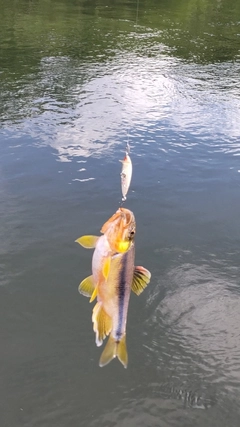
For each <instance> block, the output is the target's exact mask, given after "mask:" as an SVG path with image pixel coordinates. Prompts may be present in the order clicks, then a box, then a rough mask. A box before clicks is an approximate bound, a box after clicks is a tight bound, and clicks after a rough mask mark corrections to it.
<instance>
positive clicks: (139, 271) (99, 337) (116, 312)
mask: <svg viewBox="0 0 240 427" xmlns="http://www.w3.org/2000/svg"><path fill="white" fill-rule="evenodd" d="M134 260H135V245H134V243H133V244H132V245H131V248H130V249H129V250H128V251H127V252H125V253H119V254H116V255H113V256H112V259H111V265H110V271H109V275H108V279H107V280H106V281H105V282H104V283H103V284H102V286H101V287H99V288H98V295H97V304H96V305H95V307H94V309H93V314H92V321H93V330H94V332H95V334H96V344H97V346H100V345H102V343H103V339H104V338H105V337H106V336H108V335H109V338H108V341H107V344H106V346H105V348H104V350H103V352H102V354H101V357H100V360H99V366H100V367H103V366H105V365H107V364H108V363H110V362H111V361H112V360H113V359H114V358H115V357H117V358H118V359H119V361H120V362H121V363H122V365H123V366H124V368H127V365H128V352H127V346H126V324H127V315H128V307H129V299H130V294H131V291H133V292H134V293H135V294H136V295H140V294H141V293H142V292H143V290H144V289H145V288H146V286H147V285H148V284H149V282H150V279H151V273H150V272H149V271H148V270H147V269H146V268H144V267H142V266H137V267H134Z"/></svg>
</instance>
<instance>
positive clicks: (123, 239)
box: [101, 207, 136, 253]
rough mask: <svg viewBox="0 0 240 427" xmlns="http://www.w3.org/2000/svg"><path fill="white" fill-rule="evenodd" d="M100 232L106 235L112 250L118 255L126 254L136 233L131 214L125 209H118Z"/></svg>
mask: <svg viewBox="0 0 240 427" xmlns="http://www.w3.org/2000/svg"><path fill="white" fill-rule="evenodd" d="M101 232H102V233H103V234H105V235H106V237H107V239H108V242H109V245H110V247H111V248H112V250H114V251H116V252H120V253H124V252H127V251H128V250H129V249H130V247H131V246H132V241H133V239H134V236H135V232H136V222H135V217H134V214H133V212H132V211H130V210H129V209H126V208H122V207H121V208H119V209H118V210H117V211H116V212H115V214H113V215H112V216H111V218H109V219H108V221H106V222H105V223H104V224H103V226H102V228H101Z"/></svg>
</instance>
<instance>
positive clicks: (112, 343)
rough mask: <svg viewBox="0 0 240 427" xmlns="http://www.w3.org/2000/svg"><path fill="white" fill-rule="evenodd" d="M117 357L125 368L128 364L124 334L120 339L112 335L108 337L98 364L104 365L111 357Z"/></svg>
mask: <svg viewBox="0 0 240 427" xmlns="http://www.w3.org/2000/svg"><path fill="white" fill-rule="evenodd" d="M116 356H117V357H118V359H119V360H120V362H121V363H122V364H123V366H124V368H127V364H128V354H127V347H126V335H123V337H122V338H121V339H120V341H116V340H115V338H113V336H112V335H110V337H109V338H108V342H107V344H106V347H105V349H104V350H103V352H102V354H101V357H100V360H99V366H101V367H102V366H105V365H107V364H108V363H110V362H111V360H112V359H114V358H115V357H116Z"/></svg>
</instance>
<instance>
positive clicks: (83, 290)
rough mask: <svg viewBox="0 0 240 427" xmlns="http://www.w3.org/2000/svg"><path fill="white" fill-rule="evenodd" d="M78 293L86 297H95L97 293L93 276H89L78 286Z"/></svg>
mask: <svg viewBox="0 0 240 427" xmlns="http://www.w3.org/2000/svg"><path fill="white" fill-rule="evenodd" d="M78 291H79V292H80V294H82V295H84V296H85V297H89V298H90V297H91V300H92V297H93V294H94V292H95V284H94V281H93V276H88V277H86V279H84V280H83V281H82V282H81V283H80V285H79V286H78Z"/></svg>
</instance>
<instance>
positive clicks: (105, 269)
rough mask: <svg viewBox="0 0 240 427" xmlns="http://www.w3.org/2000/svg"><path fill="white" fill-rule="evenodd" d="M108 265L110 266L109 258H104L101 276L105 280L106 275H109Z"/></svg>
mask: <svg viewBox="0 0 240 427" xmlns="http://www.w3.org/2000/svg"><path fill="white" fill-rule="evenodd" d="M110 264H111V257H108V258H106V260H105V261H104V264H103V271H102V272H103V276H104V277H105V279H106V280H107V278H108V275H109V270H110Z"/></svg>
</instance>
